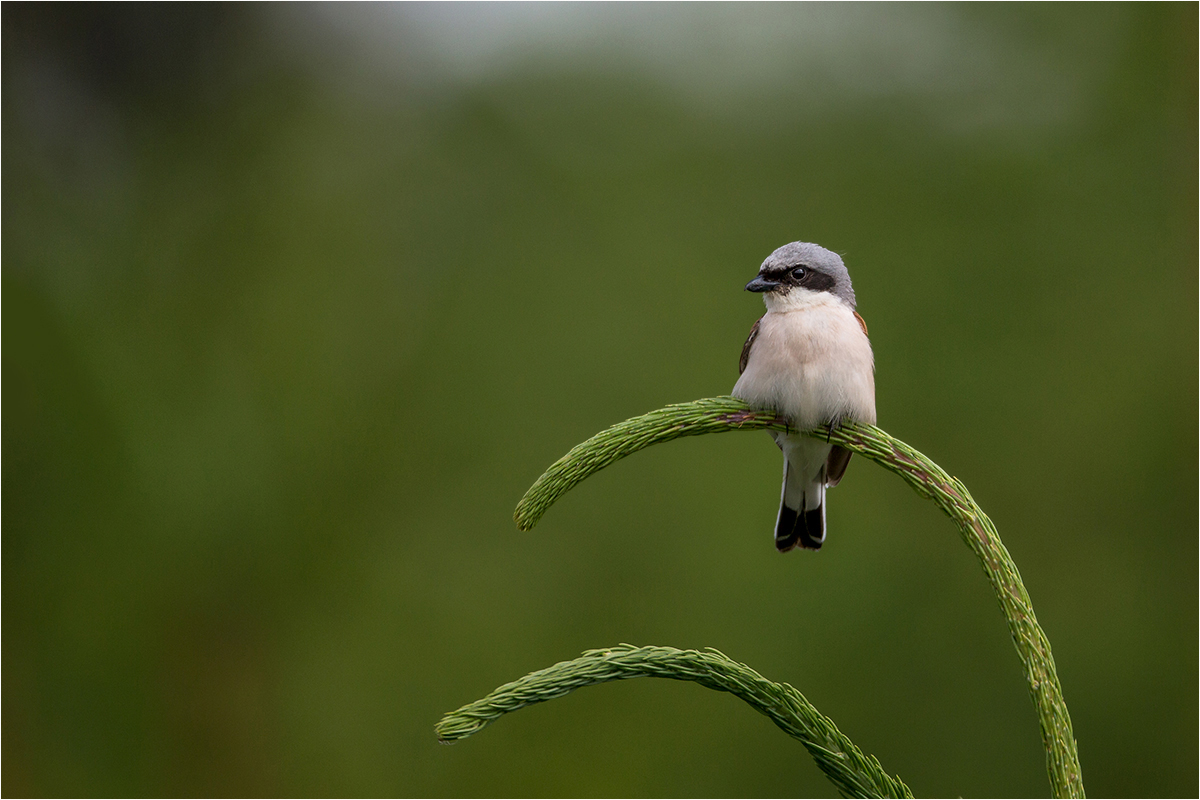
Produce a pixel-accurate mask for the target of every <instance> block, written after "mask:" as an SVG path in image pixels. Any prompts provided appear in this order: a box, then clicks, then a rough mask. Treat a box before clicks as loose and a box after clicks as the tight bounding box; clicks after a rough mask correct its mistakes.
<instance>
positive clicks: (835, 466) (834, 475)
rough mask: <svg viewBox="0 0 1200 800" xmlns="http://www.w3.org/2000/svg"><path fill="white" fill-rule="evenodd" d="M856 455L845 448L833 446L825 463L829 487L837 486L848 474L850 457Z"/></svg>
mask: <svg viewBox="0 0 1200 800" xmlns="http://www.w3.org/2000/svg"><path fill="white" fill-rule="evenodd" d="M852 455H854V453H852V452H850V451H849V450H847V449H846V448H844V447H838V446H837V445H834V446H833V449H832V450H830V451H829V458H828V459H827V460H826V461H825V476H826V478H825V479H826V481H827V483H826V485H827V486H837V485H838V481H840V480H841V479H842V476H843V475H845V474H846V467H847V466H848V465H849V464H850V456H852Z"/></svg>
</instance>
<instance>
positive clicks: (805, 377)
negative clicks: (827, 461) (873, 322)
mask: <svg viewBox="0 0 1200 800" xmlns="http://www.w3.org/2000/svg"><path fill="white" fill-rule="evenodd" d="M733 395H734V397H737V398H740V399H741V400H744V401H746V402H747V403H749V404H750V405H752V406H757V407H760V408H770V409H772V410H774V411H778V412H780V413H782V414H783V415H784V416H787V417H789V418H790V419H792V420H793V421H794V422H795V424H796V425H798V426H800V427H802V428H811V427H815V426H817V425H821V424H825V423H827V422H829V421H830V420H836V419H840V418H848V419H853V420H856V421H858V422H866V423H874V422H875V359H874V356H873V355H872V354H871V343H870V341H869V340H868V339H867V337H866V334H864V333H863V330H862V328H861V327H860V326H859V324H858V320H857V319H856V318H855V317H854V313H853V312H852V311H851V310H850V307H849V306H847V305H846V304H845V303H843V302H841V301H840V300H838V299H837V298H834V297H828V298H827V299H821V300H820V301H818V302H811V303H808V304H805V306H804V307H802V308H796V309H794V310H787V311H771V310H768V312H767V314H766V315H765V316H764V317H763V318H762V320H761V321H760V322H759V327H758V338H757V339H755V341H754V345H753V347H752V348H751V350H750V357H749V360H748V362H747V364H746V370H745V372H743V373H742V376H741V378H740V379H739V380H738V382H737V384H736V385H735V386H734V387H733Z"/></svg>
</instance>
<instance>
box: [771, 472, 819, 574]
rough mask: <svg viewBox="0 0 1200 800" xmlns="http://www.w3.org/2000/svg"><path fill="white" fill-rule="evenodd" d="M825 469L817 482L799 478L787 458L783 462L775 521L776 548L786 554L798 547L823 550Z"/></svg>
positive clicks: (817, 477)
mask: <svg viewBox="0 0 1200 800" xmlns="http://www.w3.org/2000/svg"><path fill="white" fill-rule="evenodd" d="M825 481H826V477H825V469H824V468H822V469H821V470H820V471H819V472H818V474H817V476H816V479H815V480H812V481H805V480H800V479H798V478H797V477H796V474H795V473H794V472H793V470H792V467H791V465H790V464H788V462H787V459H784V462H783V492H782V496H781V497H780V498H779V516H778V517H777V518H776V519H775V547H776V549H778V550H779V552H781V553H786V552H787V551H788V550H791V549H793V548H795V547H803V548H804V549H806V550H820V549H821V545H823V544H824V543H825Z"/></svg>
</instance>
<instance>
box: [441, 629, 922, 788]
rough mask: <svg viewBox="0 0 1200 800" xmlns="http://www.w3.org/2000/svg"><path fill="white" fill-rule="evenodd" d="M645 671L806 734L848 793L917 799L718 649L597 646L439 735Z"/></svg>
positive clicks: (794, 699)
mask: <svg viewBox="0 0 1200 800" xmlns="http://www.w3.org/2000/svg"><path fill="white" fill-rule="evenodd" d="M642 677H652V678H670V679H672V680H679V681H694V682H696V683H699V684H700V685H702V686H707V687H708V688H710V689H716V690H717V691H721V692H729V693H731V694H733V695H735V696H737V697H739V698H741V699H742V700H744V701H746V702H747V703H749V704H750V705H751V706H752V707H754V708H755V709H757V710H758V711H759V712H761V713H763V714H765V715H766V716H767V717H769V718H770V719H771V721H772V722H774V723H775V724H776V725H778V726H779V727H780V728H782V729H783V730H784V731H785V732H786V733H787V734H788V735H790V736H792V737H794V738H796V739H798V740H799V741H800V743H801V744H802V745H804V748H805V749H806V750H808V752H809V754H810V755H811V756H812V757H813V760H814V761H816V763H817V766H818V767H819V768H820V769H821V771H822V772H824V773H825V775H826V777H828V778H829V780H831V781H832V782H833V784H834V785H835V786H837V788H838V791H839V792H841V793H842V796H843V797H912V792H911V791H909V788H908V787H907V786H905V785H904V782H903V781H901V780H900V779H899V778H894V777H892V776H891V775H888V774H887V773H886V772H884V771H883V767H881V766H880V765H879V761H878V760H877V759H876V758H875V757H874V756H867V755H864V754H863V752H862V751H861V750H859V749H858V747H856V746H855V745H854V743H853V742H851V741H850V740H849V739H847V738H846V736H845V735H843V734H842V732H841V731H839V730H838V729H837V726H836V725H834V724H833V721H832V720H831V719H829V718H828V717H826V716H825V715H824V714H822V713H821V712H820V711H818V710H817V709H816V708H814V707H813V705H812V703H810V702H808V700H807V699H805V697H804V695H802V694H801V693H800V692H798V691H796V689H794V688H793V687H791V686H789V685H788V684H786V683H784V684H779V683H774V682H773V681H769V680H767V679H766V678H764V677H763V676H761V675H759V674H758V673H757V672H755V671H754V670H752V669H750V667H747V666H746V665H745V664H740V663H738V662H736V661H733V660H732V659H730V658H728V657H727V656H725V655H724V654H723V653H720V652H718V651H716V650H712V649H709V650H708V651H707V652H701V651H698V650H676V649H675V648H673V647H634V646H633V645H628V644H623V645H620V646H619V647H611V648H607V649H604V650H589V651H587V652H586V653H584V654H583V655H582V656H580V657H579V658H576V659H574V660H572V661H562V662H560V663H558V664H555V665H554V666H552V667H547V668H546V669H542V670H538V671H537V672H531V673H530V674H528V675H526V676H525V677H523V678H521V679H519V680H516V681H513V682H512V683H506V684H505V685H503V686H501V687H500V688H499V689H497V690H496V691H494V692H492V693H491V694H489V695H488V696H487V697H485V698H483V699H482V700H477V701H476V702H474V703H470V704H468V705H465V706H463V707H462V708H460V709H458V710H457V711H453V712H451V713H449V714H447V715H446V716H445V717H443V718H442V721H441V722H439V723H438V725H437V728H436V731H437V735H438V738H439V739H441V740H442V741H443V742H452V741H457V740H458V739H463V738H466V737H467V736H470V735H471V734H473V733H475V732H476V731H478V730H480V729H482V728H483V727H485V726H486V725H488V724H489V723H491V722H492V721H494V720H495V719H497V718H498V717H500V716H502V715H504V714H507V713H509V712H510V711H516V710H518V709H521V708H524V707H525V706H529V705H533V704H534V703H541V702H544V701H546V700H552V699H554V698H555V697H561V696H563V695H564V694H567V693H568V692H570V691H573V690H574V689H578V688H581V687H583V686H591V685H593V684H597V683H607V682H608V681H620V680H627V679H629V678H642Z"/></svg>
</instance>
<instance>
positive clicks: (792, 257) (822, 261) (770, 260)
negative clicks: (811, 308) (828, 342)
mask: <svg viewBox="0 0 1200 800" xmlns="http://www.w3.org/2000/svg"><path fill="white" fill-rule="evenodd" d="M800 266H804V267H808V268H809V269H814V270H816V271H818V272H823V273H825V274H826V275H828V276H829V277H830V278H832V279H833V287H832V288H831V289H830V290H829V291H830V293H831V294H833V295H835V296H837V297H840V298H842V299H843V300H845V301H846V302H847V303H849V304H850V307H851V308H856V307H857V306H856V304H855V302H854V287H853V286H852V285H851V284H850V273H849V272H848V271H847V270H846V265H845V264H843V263H842V257H841V256H839V255H838V254H837V253H834V252H833V251H831V250H826V249H825V248H824V247H821V245H819V244H812V243H811V242H792V243H791V244H785V245H784V246H783V247H780V248H779V249H778V250H776V251H775V252H774V253H771V255H769V256H767V260H766V261H764V262H763V263H762V266H761V267H759V270H758V271H759V272H760V273H770V272H782V271H784V270H788V269H793V268H795V267H800Z"/></svg>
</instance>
